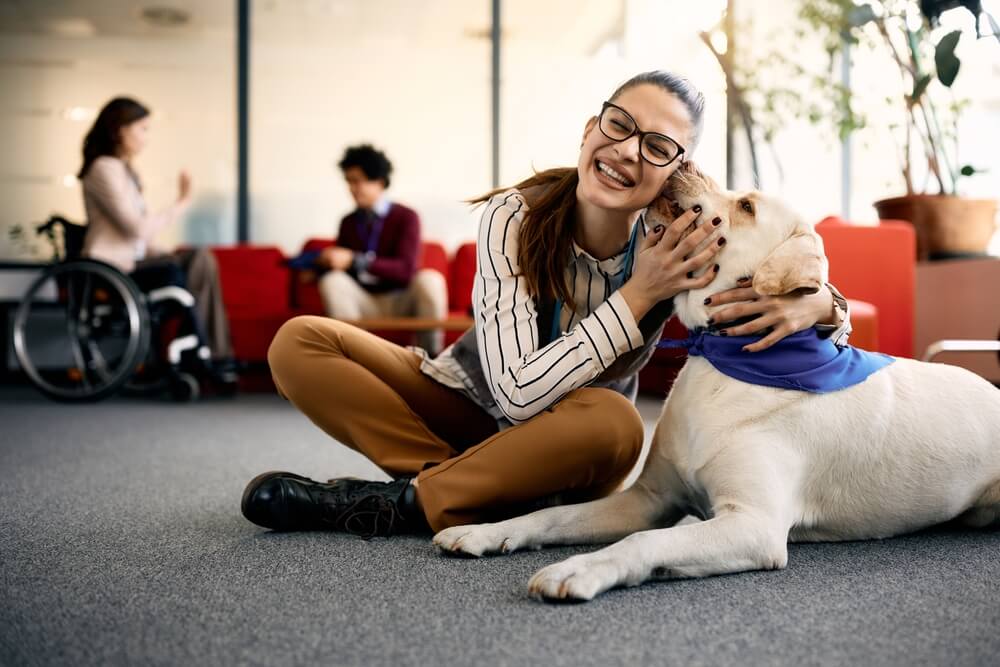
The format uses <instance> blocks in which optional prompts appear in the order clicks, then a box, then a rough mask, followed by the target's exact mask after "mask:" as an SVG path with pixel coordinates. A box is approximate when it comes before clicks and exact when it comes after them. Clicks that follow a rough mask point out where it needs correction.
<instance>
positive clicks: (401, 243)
mask: <svg viewBox="0 0 1000 667" xmlns="http://www.w3.org/2000/svg"><path fill="white" fill-rule="evenodd" d="M369 233H370V229H369V222H368V218H367V216H366V214H365V212H364V211H361V210H360V209H359V210H357V211H354V212H353V213H351V214H349V215H347V216H346V217H345V218H344V219H343V220H341V221H340V232H339V233H338V234H337V245H338V246H340V247H341V248H349V249H351V250H354V251H355V252H357V253H358V255H357V256H356V261H355V263H354V266H353V267H351V271H350V273H351V275H353V276H354V277H355V278H358V274H359V273H360V272H367V273H368V274H370V275H372V276H374V277H375V278H376V279H377V282H375V283H374V284H366V283H365V282H363V281H359V282H361V285H362V286H363V287H364V288H365V289H367V290H368V291H370V292H387V291H389V290H394V289H401V288H404V287H406V286H407V285H409V284H410V280H412V279H413V274H414V273H416V272H417V261H418V260H419V255H420V217H419V216H418V215H417V213H416V211H414V210H413V209H409V208H407V207H405V206H403V205H402V204H395V203H393V204H391V205H390V208H389V212H388V213H387V214H386V216H385V219H384V220H383V221H382V231H381V233H380V234H379V237H378V243H377V244H376V246H375V258H374V259H373V260H372V261H371V262H366V260H365V259H364V258H363V256H364V254H365V252H366V251H367V250H368V236H369Z"/></svg>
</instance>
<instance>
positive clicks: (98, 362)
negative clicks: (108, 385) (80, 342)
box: [87, 338, 112, 382]
mask: <svg viewBox="0 0 1000 667" xmlns="http://www.w3.org/2000/svg"><path fill="white" fill-rule="evenodd" d="M87 348H88V349H89V351H90V366H89V367H90V368H92V369H93V370H94V371H95V372H96V373H97V374H98V375H99V376H100V378H101V382H109V381H110V380H111V377H112V376H111V373H109V372H108V361H107V359H105V358H104V354H102V353H101V348H99V347H98V346H97V343H96V342H94V339H93V338H88V339H87Z"/></svg>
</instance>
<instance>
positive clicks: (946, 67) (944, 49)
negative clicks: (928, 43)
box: [934, 30, 962, 88]
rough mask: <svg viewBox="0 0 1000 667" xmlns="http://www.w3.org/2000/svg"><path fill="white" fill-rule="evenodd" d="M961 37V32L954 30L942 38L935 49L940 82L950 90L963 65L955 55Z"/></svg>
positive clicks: (935, 61) (935, 62)
mask: <svg viewBox="0 0 1000 667" xmlns="http://www.w3.org/2000/svg"><path fill="white" fill-rule="evenodd" d="M961 37H962V31H961V30H953V31H952V32H949V33H948V34H947V35H945V36H944V37H942V38H941V41H940V42H938V44H937V47H936V48H935V49H934V64H935V65H936V66H937V76H938V80H940V81H941V83H943V84H944V85H945V86H947V87H949V88H950V87H951V84H953V83H955V77H956V76H958V68H959V66H960V65H961V64H962V61H961V60H959V59H958V57H957V56H956V55H955V47H956V46H958V40H959V38H961Z"/></svg>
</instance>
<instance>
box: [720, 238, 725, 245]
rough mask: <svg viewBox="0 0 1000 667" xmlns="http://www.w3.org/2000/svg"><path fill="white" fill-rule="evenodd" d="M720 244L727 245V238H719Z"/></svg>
mask: <svg viewBox="0 0 1000 667" xmlns="http://www.w3.org/2000/svg"><path fill="white" fill-rule="evenodd" d="M719 245H720V246H723V245H726V239H724V238H723V239H719Z"/></svg>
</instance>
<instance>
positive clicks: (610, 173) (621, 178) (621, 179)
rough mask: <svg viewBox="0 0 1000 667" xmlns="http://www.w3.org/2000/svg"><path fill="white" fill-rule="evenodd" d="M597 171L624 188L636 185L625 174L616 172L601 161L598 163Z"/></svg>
mask: <svg viewBox="0 0 1000 667" xmlns="http://www.w3.org/2000/svg"><path fill="white" fill-rule="evenodd" d="M597 170H598V171H600V172H601V173H602V174H604V175H605V176H607V177H608V178H610V179H611V180H613V181H615V182H616V183H621V184H622V186H623V187H626V188H630V187H632V186H633V185H635V183H633V182H632V181H631V180H629V178H628V176H625V175H624V174H622V173H620V172H617V171H615V170H614V169H612V168H611V167H609V166H608V165H606V164H604V163H603V162H601V161H600V160H598V161H597Z"/></svg>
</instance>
